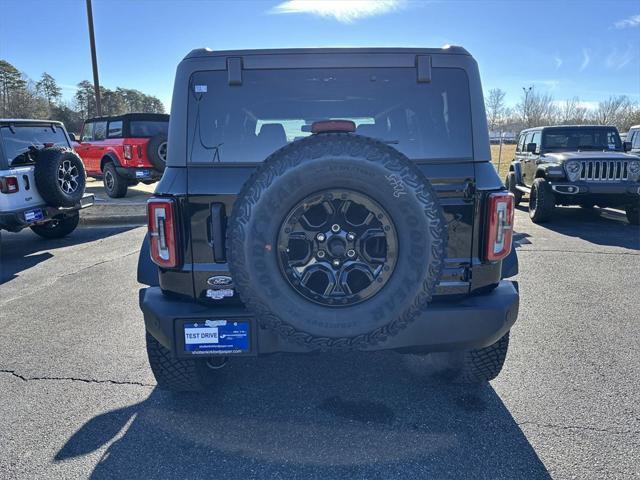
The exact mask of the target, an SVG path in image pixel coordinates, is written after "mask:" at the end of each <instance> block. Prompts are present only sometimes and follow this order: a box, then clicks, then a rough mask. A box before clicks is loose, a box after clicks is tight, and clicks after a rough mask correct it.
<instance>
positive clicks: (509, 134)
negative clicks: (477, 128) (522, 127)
mask: <svg viewBox="0 0 640 480" xmlns="http://www.w3.org/2000/svg"><path fill="white" fill-rule="evenodd" d="M500 134H502V143H516V140H517V139H518V134H517V133H516V132H513V131H506V132H500V131H499V130H493V131H489V140H490V141H491V143H500Z"/></svg>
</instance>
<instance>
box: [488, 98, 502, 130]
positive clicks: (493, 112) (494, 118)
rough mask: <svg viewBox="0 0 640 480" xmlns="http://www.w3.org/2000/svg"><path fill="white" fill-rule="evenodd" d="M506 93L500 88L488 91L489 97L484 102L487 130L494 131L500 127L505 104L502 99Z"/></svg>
mask: <svg viewBox="0 0 640 480" xmlns="http://www.w3.org/2000/svg"><path fill="white" fill-rule="evenodd" d="M505 96H506V92H505V91H504V90H501V89H500V88H492V89H491V90H489V96H488V98H487V101H486V107H487V123H488V124H489V130H491V131H494V130H495V129H496V128H497V127H499V126H500V125H501V123H502V122H503V120H504V114H505V104H504V97H505Z"/></svg>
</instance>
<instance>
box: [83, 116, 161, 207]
mask: <svg viewBox="0 0 640 480" xmlns="http://www.w3.org/2000/svg"><path fill="white" fill-rule="evenodd" d="M168 129H169V115H165V114H158V113H128V114H125V115H118V116H115V117H100V118H91V119H89V120H87V121H86V122H84V127H83V128H82V135H81V137H80V143H79V145H76V146H75V147H74V148H75V151H76V152H78V155H80V157H81V158H82V160H83V162H84V165H85V169H86V171H87V175H88V176H89V177H94V178H102V179H104V189H105V190H106V191H107V195H109V196H110V197H113V198H120V197H124V196H125V195H126V194H127V187H129V186H133V185H136V184H138V182H143V183H146V184H150V183H153V182H155V181H157V180H159V179H160V178H161V177H162V173H163V172H164V168H165V163H166V157H167V132H168Z"/></svg>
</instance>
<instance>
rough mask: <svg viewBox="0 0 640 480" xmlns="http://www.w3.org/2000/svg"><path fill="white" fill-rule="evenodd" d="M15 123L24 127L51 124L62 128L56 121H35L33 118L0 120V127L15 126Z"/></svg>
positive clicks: (60, 123) (61, 124)
mask: <svg viewBox="0 0 640 480" xmlns="http://www.w3.org/2000/svg"><path fill="white" fill-rule="evenodd" d="M16 123H18V124H19V123H23V124H26V125H43V124H46V125H51V124H55V125H59V126H63V127H64V125H63V123H62V122H60V121H58V120H37V119H33V118H0V125H10V124H13V125H15V124H16Z"/></svg>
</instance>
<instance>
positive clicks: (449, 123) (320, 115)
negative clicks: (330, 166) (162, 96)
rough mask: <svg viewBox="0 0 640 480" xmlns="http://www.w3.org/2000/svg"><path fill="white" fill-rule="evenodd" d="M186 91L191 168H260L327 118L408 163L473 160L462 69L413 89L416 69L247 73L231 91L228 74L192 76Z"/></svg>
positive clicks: (436, 73)
mask: <svg viewBox="0 0 640 480" xmlns="http://www.w3.org/2000/svg"><path fill="white" fill-rule="evenodd" d="M190 89H191V92H190V100H189V139H188V141H189V158H190V161H191V162H194V163H206V162H218V161H219V162H243V163H244V162H250V163H253V162H261V161H263V160H264V159H265V158H266V157H267V156H268V155H269V154H271V153H272V152H273V151H275V150H277V149H278V148H280V147H282V146H284V145H286V144H287V143H289V142H292V141H295V140H297V139H300V138H303V137H305V136H308V135H311V133H310V131H309V130H310V128H309V127H310V125H311V124H312V123H313V122H315V121H318V120H329V119H345V120H353V121H354V122H355V124H356V133H357V134H360V135H364V136H368V137H373V138H376V139H379V140H381V141H383V142H386V143H388V144H389V145H391V146H393V147H395V148H397V149H398V150H400V151H401V152H402V153H404V154H405V155H407V156H408V157H409V158H412V159H416V160H420V159H449V158H455V159H470V158H471V157H472V138H471V113H470V109H471V107H470V100H469V85H468V81H467V76H466V73H465V72H464V71H463V70H461V69H442V68H436V69H433V75H432V81H431V82H430V83H418V82H417V81H416V70H415V69H414V68H357V69H340V68H332V69H329V68H327V69H324V68H322V69H290V70H245V71H243V83H242V85H232V86H230V85H229V84H228V76H227V72H226V71H210V72H197V73H195V74H193V76H192V79H191V86H190Z"/></svg>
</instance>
